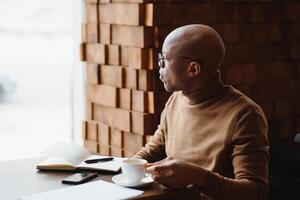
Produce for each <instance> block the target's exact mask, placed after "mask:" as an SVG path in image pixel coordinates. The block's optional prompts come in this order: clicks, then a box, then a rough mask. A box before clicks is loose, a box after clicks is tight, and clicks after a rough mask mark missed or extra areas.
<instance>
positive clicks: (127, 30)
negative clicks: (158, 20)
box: [112, 25, 153, 47]
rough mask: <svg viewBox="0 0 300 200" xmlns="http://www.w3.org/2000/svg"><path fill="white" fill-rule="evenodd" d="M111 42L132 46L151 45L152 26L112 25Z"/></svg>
mask: <svg viewBox="0 0 300 200" xmlns="http://www.w3.org/2000/svg"><path fill="white" fill-rule="evenodd" d="M112 44H120V45H125V46H133V47H152V46H153V28H152V27H144V26H124V25H112Z"/></svg>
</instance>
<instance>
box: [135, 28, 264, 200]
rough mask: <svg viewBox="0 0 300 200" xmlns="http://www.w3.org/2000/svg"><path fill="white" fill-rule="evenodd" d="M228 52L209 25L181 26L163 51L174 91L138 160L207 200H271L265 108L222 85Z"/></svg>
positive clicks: (165, 75) (163, 69) (167, 182)
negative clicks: (192, 187) (190, 188)
mask: <svg viewBox="0 0 300 200" xmlns="http://www.w3.org/2000/svg"><path fill="white" fill-rule="evenodd" d="M224 55H225V47H224V44H223V41H222V39H221V38H220V36H219V35H218V33H217V32H216V31H215V30H214V29H212V28H211V27H208V26H205V25H187V26H183V27H180V28H177V29H176V30H174V31H173V32H171V33H170V34H169V35H168V36H167V37H166V39H165V41H164V44H163V47H162V52H161V54H159V67H160V70H159V72H160V79H161V80H162V82H163V83H164V87H165V89H166V90H167V91H170V92H173V94H172V96H171V97H170V98H169V100H168V101H167V103H166V105H165V108H164V110H163V112H162V114H161V121H160V124H159V126H158V129H157V130H156V132H155V134H154V136H153V138H152V140H151V141H150V142H149V143H148V144H146V146H145V147H144V148H142V149H141V150H140V151H139V152H138V153H137V154H136V155H135V156H134V157H137V158H144V159H146V160H148V162H149V164H148V166H147V168H146V171H148V172H150V173H152V177H153V179H154V180H155V181H157V182H158V183H161V184H162V185H164V186H167V187H169V188H181V187H186V186H188V185H190V184H193V185H194V186H196V187H199V188H200V191H201V196H202V199H230V200H235V199H239V200H240V199H243V200H245V199H251V200H254V199H267V196H268V161H269V142H268V138H267V131H268V127H267V122H266V118H265V115H264V113H263V111H262V110H261V108H260V107H259V106H258V105H257V104H255V103H254V102H253V101H252V100H250V99H249V98H248V97H246V96H245V95H244V94H242V93H241V92H239V91H238V90H236V89H234V88H233V87H232V86H228V85H224V84H223V83H222V81H221V76H220V72H219V70H218V69H219V66H220V65H221V63H222V60H223V58H224Z"/></svg>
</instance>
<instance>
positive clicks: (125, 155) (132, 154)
mask: <svg viewBox="0 0 300 200" xmlns="http://www.w3.org/2000/svg"><path fill="white" fill-rule="evenodd" d="M123 152H124V157H125V158H131V157H132V156H134V155H135V153H133V152H131V151H129V150H127V149H123Z"/></svg>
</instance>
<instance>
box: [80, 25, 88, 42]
mask: <svg viewBox="0 0 300 200" xmlns="http://www.w3.org/2000/svg"><path fill="white" fill-rule="evenodd" d="M86 31H87V30H86V24H81V42H82V43H86V42H87V35H86Z"/></svg>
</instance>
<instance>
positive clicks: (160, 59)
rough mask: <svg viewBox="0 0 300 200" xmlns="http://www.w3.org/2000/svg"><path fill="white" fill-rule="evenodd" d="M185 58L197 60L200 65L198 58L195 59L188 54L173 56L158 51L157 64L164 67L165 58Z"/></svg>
mask: <svg viewBox="0 0 300 200" xmlns="http://www.w3.org/2000/svg"><path fill="white" fill-rule="evenodd" d="M178 58H179V59H180V58H181V59H187V60H191V61H194V62H198V63H199V64H200V65H201V62H200V60H199V59H195V58H193V57H190V56H174V57H171V58H170V57H169V58H167V57H164V55H163V53H158V66H159V67H160V68H164V67H165V60H170V59H178Z"/></svg>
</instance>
